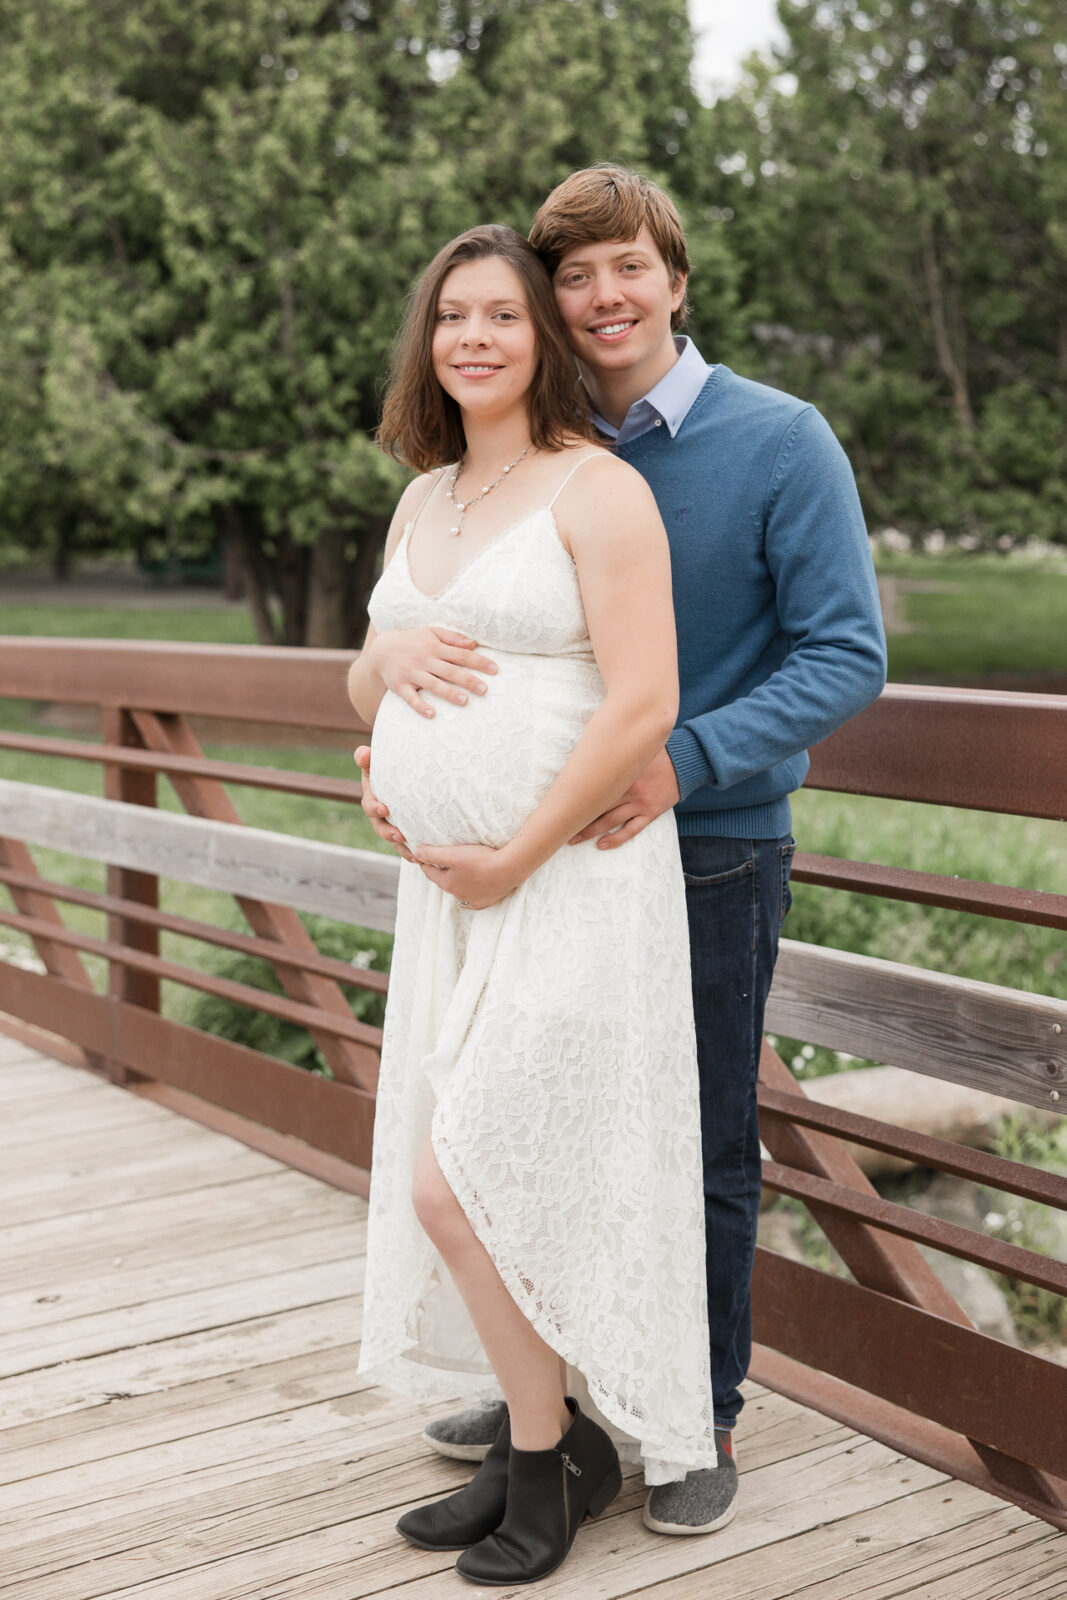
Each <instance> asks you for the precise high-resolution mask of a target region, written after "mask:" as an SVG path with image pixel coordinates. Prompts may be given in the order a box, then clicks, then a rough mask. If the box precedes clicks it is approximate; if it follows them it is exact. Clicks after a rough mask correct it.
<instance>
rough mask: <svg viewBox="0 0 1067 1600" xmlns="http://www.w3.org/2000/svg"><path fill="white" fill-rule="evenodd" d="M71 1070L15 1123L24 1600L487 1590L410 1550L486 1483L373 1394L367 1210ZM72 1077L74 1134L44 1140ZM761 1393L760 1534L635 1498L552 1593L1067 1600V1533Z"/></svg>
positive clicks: (11, 1551) (744, 1462)
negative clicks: (685, 1516)
mask: <svg viewBox="0 0 1067 1600" xmlns="http://www.w3.org/2000/svg"><path fill="white" fill-rule="evenodd" d="M18 1048H19V1050H20V1051H22V1052H23V1053H22V1055H21V1056H19V1057H18V1058H17V1059H16V1058H14V1057H13V1056H11V1055H9V1054H8V1053H6V1052H5V1051H4V1050H3V1049H2V1048H0V1072H2V1071H4V1070H10V1071H14V1072H17V1073H21V1072H22V1071H23V1070H24V1069H25V1067H26V1066H27V1065H29V1066H30V1067H31V1068H32V1066H33V1060H32V1056H27V1055H26V1054H25V1050H24V1047H21V1046H20V1047H18ZM47 1066H49V1067H52V1068H53V1070H52V1071H51V1072H50V1073H46V1074H45V1075H46V1076H47V1077H48V1080H49V1081H48V1082H47V1084H45V1083H44V1082H43V1081H42V1088H41V1099H40V1100H39V1101H37V1102H36V1103H35V1100H34V1097H33V1095H32V1093H31V1094H24V1093H23V1090H24V1089H25V1088H26V1084H25V1082H24V1081H23V1082H22V1083H20V1084H16V1086H15V1088H16V1092H14V1094H13V1096H12V1098H11V1099H10V1101H9V1102H8V1104H7V1106H6V1108H5V1109H4V1115H5V1118H6V1119H7V1120H8V1121H10V1122H13V1123H18V1121H19V1119H20V1118H24V1121H23V1122H22V1130H23V1132H24V1133H25V1132H26V1131H27V1130H30V1131H31V1132H32V1134H33V1138H32V1139H30V1138H27V1139H24V1140H22V1141H20V1143H19V1148H20V1149H22V1150H23V1151H24V1152H30V1151H32V1152H34V1153H39V1154H40V1157H41V1166H40V1170H39V1171H38V1172H37V1173H36V1174H31V1173H29V1172H28V1171H27V1170H25V1167H23V1170H21V1171H19V1170H15V1171H5V1172H4V1173H3V1174H2V1175H0V1215H3V1216H4V1219H5V1226H4V1228H3V1230H0V1283H2V1284H3V1293H2V1295H0V1327H2V1326H5V1325H8V1326H11V1332H10V1333H6V1334H3V1335H0V1371H2V1370H3V1369H4V1367H5V1365H15V1366H17V1365H18V1363H19V1362H27V1361H34V1362H35V1363H36V1364H37V1365H36V1367H35V1370H33V1371H25V1370H24V1371H21V1372H18V1373H15V1374H13V1375H11V1376H9V1377H7V1378H2V1379H0V1418H2V1419H3V1423H4V1424H6V1426H3V1425H0V1548H2V1549H3V1551H4V1556H3V1564H4V1577H5V1585H6V1586H5V1591H4V1593H5V1600H363V1597H367V1600H369V1597H371V1596H375V1595H384V1594H386V1593H392V1594H395V1596H396V1600H445V1597H447V1596H448V1595H451V1594H455V1595H456V1596H457V1597H459V1596H461V1595H463V1594H464V1593H466V1592H468V1591H467V1589H466V1587H465V1586H464V1585H463V1584H462V1583H461V1581H460V1580H459V1579H458V1578H456V1577H455V1575H454V1574H453V1573H452V1571H451V1568H452V1565H453V1560H454V1558H453V1557H451V1556H440V1555H434V1554H432V1553H430V1552H425V1551H417V1550H414V1549H412V1548H411V1547H409V1546H408V1545H406V1544H405V1543H404V1542H403V1541H402V1540H401V1539H399V1537H398V1536H397V1534H396V1532H395V1527H394V1524H395V1521H396V1517H397V1515H398V1514H399V1512H400V1511H401V1510H402V1509H403V1508H404V1507H405V1506H407V1505H410V1504H412V1503H415V1502H417V1501H419V1500H421V1499H424V1498H426V1497H430V1496H434V1495H438V1494H442V1493H448V1492H450V1490H451V1489H453V1488H454V1487H455V1486H456V1485H457V1484H459V1483H461V1482H463V1481H464V1480H465V1478H466V1477H467V1476H468V1474H469V1468H466V1467H464V1466H463V1465H461V1464H459V1463H455V1462H450V1461H447V1460H445V1459H443V1458H441V1457H439V1456H437V1455H435V1454H434V1453H433V1452H432V1451H430V1450H429V1449H428V1448H427V1447H426V1445H425V1444H424V1443H423V1442H422V1440H421V1439H420V1437H419V1435H420V1432H421V1429H422V1427H423V1426H424V1425H425V1422H426V1420H427V1419H428V1418H429V1417H430V1416H432V1415H435V1414H438V1415H440V1414H444V1413H446V1412H447V1411H448V1410H449V1409H450V1406H449V1405H448V1404H444V1405H441V1406H438V1407H426V1406H425V1405H418V1404H415V1403H413V1402H411V1401H408V1400H406V1399H404V1398H402V1397H400V1396H397V1395H393V1394H389V1393H387V1392H386V1391H384V1390H382V1389H379V1388H377V1387H375V1386H373V1385H371V1384H369V1383H368V1382H367V1381H366V1380H365V1379H361V1378H359V1377H358V1376H357V1373H356V1364H357V1359H358V1346H357V1343H356V1341H357V1340H358V1335H359V1331H360V1317H361V1298H360V1295H359V1292H358V1286H359V1283H360V1281H361V1272H362V1251H363V1242H364V1228H363V1219H364V1217H365V1214H366V1207H365V1205H364V1204H363V1202H361V1201H358V1200H356V1199H354V1198H352V1197H350V1196H348V1195H345V1194H341V1193H340V1192H339V1191H336V1190H331V1189H328V1188H326V1187H325V1186H320V1185H319V1184H317V1183H316V1182H315V1181H314V1180H312V1179H310V1178H307V1177H304V1176H303V1175H301V1174H296V1173H292V1172H289V1171H287V1170H286V1169H284V1168H281V1167H280V1166H279V1165H278V1164H277V1163H276V1162H273V1161H271V1160H270V1159H269V1158H266V1157H262V1156H258V1155H254V1154H253V1153H252V1152H247V1151H245V1150H244V1147H242V1146H239V1145H235V1144H233V1143H231V1141H229V1140H227V1139H225V1138H224V1137H223V1136H221V1135H219V1134H217V1133H213V1132H211V1131H209V1130H207V1129H203V1128H194V1127H192V1125H190V1124H188V1123H184V1122H182V1121H181V1119H180V1118H178V1117H176V1116H173V1115H172V1114H171V1113H169V1112H164V1111H161V1109H160V1108H158V1107H152V1108H151V1110H152V1111H153V1112H154V1113H155V1114H156V1115H157V1116H159V1117H162V1119H163V1120H161V1121H158V1122H156V1121H151V1122H150V1121H146V1120H141V1119H139V1118H137V1117H136V1116H131V1117H130V1118H128V1119H127V1118H126V1116H125V1113H124V1112H123V1113H122V1114H121V1115H116V1114H113V1113H112V1112H111V1110H110V1109H109V1108H107V1109H105V1108H104V1107H103V1100H102V1098H101V1095H102V1096H103V1097H105V1098H107V1099H114V1098H115V1097H117V1098H118V1099H119V1100H123V1101H125V1100H128V1099H129V1098H130V1097H128V1096H125V1095H124V1094H123V1092H122V1091H121V1090H118V1089H115V1088H114V1087H113V1086H111V1085H108V1084H105V1083H101V1082H99V1081H98V1080H94V1081H93V1085H92V1087H93V1089H94V1091H95V1090H97V1089H99V1090H100V1091H101V1094H96V1093H94V1094H93V1095H91V1096H86V1095H84V1094H83V1093H82V1092H81V1091H82V1090H83V1089H84V1087H85V1075H84V1073H79V1072H78V1071H77V1069H73V1068H67V1067H62V1066H58V1065H57V1064H53V1063H47ZM64 1079H65V1080H66V1083H67V1085H69V1086H70V1087H72V1088H73V1089H74V1090H75V1094H74V1095H73V1096H72V1097H71V1098H70V1099H68V1101H67V1107H68V1109H67V1111H66V1112H65V1113H64V1115H63V1117H61V1118H60V1119H59V1120H58V1123H57V1127H58V1128H59V1129H60V1136H59V1137H57V1138H56V1139H55V1140H53V1141H47V1140H44V1139H40V1138H38V1133H39V1130H40V1127H41V1126H42V1125H43V1124H47V1120H48V1117H47V1111H48V1106H49V1104H50V1103H51V1102H52V1101H54V1100H57V1099H58V1100H62V1096H63V1092H64V1084H63V1081H62V1080H64ZM91 1102H92V1103H93V1108H94V1109H93V1116H92V1117H89V1118H86V1119H84V1123H83V1126H82V1128H81V1134H82V1137H81V1142H80V1146H79V1148H80V1151H81V1159H80V1160H77V1161H76V1160H74V1159H73V1158H72V1155H71V1143H70V1141H71V1137H74V1138H77V1135H78V1132H79V1117H78V1111H79V1108H85V1107H88V1106H89V1104H90V1103H91ZM142 1103H143V1102H142ZM0 1106H3V1099H2V1094H0ZM97 1106H99V1107H101V1109H100V1110H97V1109H96V1107H97ZM42 1113H43V1114H42ZM64 1129H66V1130H68V1131H67V1132H63V1131H62V1130H64ZM172 1131H173V1134H174V1137H173V1138H171V1136H170V1135H171V1132H172ZM189 1135H192V1137H191V1138H189V1137H188V1136H189ZM138 1147H139V1148H138ZM242 1156H253V1160H252V1161H251V1162H250V1163H249V1162H245V1163H243V1162H242V1159H241V1158H242ZM75 1171H76V1176H75V1175H74V1173H75ZM12 1195H14V1197H15V1199H16V1200H17V1202H18V1204H19V1210H18V1211H17V1214H16V1216H17V1219H16V1220H12V1218H11V1216H10V1212H9V1209H8V1208H7V1206H6V1202H7V1200H8V1199H9V1198H10V1197H11V1196H12ZM72 1197H73V1199H74V1201H75V1207H74V1209H73V1211H72V1209H71V1205H70V1201H71V1198H72ZM64 1201H66V1204H64ZM320 1202H321V1203H320ZM116 1258H118V1259H119V1260H121V1263H122V1264H121V1266H116V1265H115V1260H116ZM5 1267H10V1268H11V1269H13V1272H14V1274H15V1276H14V1277H13V1278H12V1279H11V1280H10V1281H9V1280H8V1279H7V1278H6V1277H4V1276H3V1273H4V1269H5ZM54 1293H59V1294H60V1295H61V1296H62V1299H61V1300H59V1301H52V1300H49V1299H47V1298H41V1299H40V1300H38V1297H39V1296H40V1297H47V1296H49V1295H51V1294H54ZM12 1324H13V1326H12ZM746 1393H747V1397H748V1403H747V1405H746V1407H745V1410H744V1412H743V1413H742V1418H741V1422H740V1425H739V1428H738V1457H739V1463H740V1467H741V1472H742V1490H741V1492H742V1498H741V1509H740V1512H739V1515H738V1518H737V1520H736V1521H735V1522H734V1523H732V1524H731V1525H730V1526H729V1527H728V1528H726V1529H723V1530H721V1531H720V1532H719V1533H717V1534H715V1535H712V1536H710V1537H709V1538H705V1539H701V1538H696V1539H668V1538H663V1537H661V1536H657V1535H654V1534H651V1533H650V1532H649V1531H648V1530H647V1529H645V1528H644V1526H643V1524H642V1522H641V1520H640V1505H641V1502H642V1500H643V1497H644V1491H643V1486H642V1482H641V1479H640V1475H639V1474H633V1473H631V1474H630V1475H628V1477H627V1480H626V1483H625V1484H624V1488H623V1493H622V1494H621V1495H620V1496H619V1497H618V1499H617V1500H616V1502H615V1503H614V1505H613V1506H612V1507H611V1508H610V1510H609V1512H608V1513H607V1514H606V1515H605V1516H604V1517H603V1518H601V1519H600V1520H599V1522H597V1523H596V1524H594V1525H591V1526H589V1527H588V1528H586V1529H583V1530H582V1533H581V1535H580V1537H579V1539H578V1541H577V1543H576V1546H575V1549H574V1552H573V1553H572V1555H571V1557H570V1558H569V1560H568V1561H567V1563H566V1565H565V1566H564V1567H563V1569H561V1571H560V1572H559V1573H558V1574H556V1575H554V1576H553V1577H550V1578H549V1579H547V1580H545V1581H543V1582H542V1583H541V1584H539V1585H537V1594H538V1595H539V1596H542V1595H544V1596H551V1597H553V1600H556V1597H567V1600H622V1597H624V1596H637V1595H640V1596H641V1597H642V1600H697V1596H698V1595H699V1596H700V1600H705V1597H707V1596H708V1595H710V1594H713V1593H720V1594H723V1595H728V1596H729V1597H730V1600H786V1597H791V1600H792V1597H796V1600H891V1597H894V1596H898V1595H899V1596H901V1597H903V1596H905V1595H907V1596H908V1597H909V1600H1054V1597H1055V1600H1065V1597H1067V1582H1065V1581H1064V1578H1063V1576H1062V1574H1063V1572H1064V1569H1065V1563H1064V1554H1065V1552H1067V1535H1063V1534H1058V1533H1055V1532H1054V1531H1053V1530H1051V1529H1049V1528H1048V1527H1047V1526H1046V1525H1045V1524H1043V1523H1040V1522H1037V1521H1035V1520H1034V1519H1032V1518H1030V1517H1028V1516H1027V1515H1026V1514H1025V1513H1023V1512H1021V1511H1019V1510H1018V1509H1017V1508H1015V1507H1012V1506H1006V1505H1004V1504H1003V1503H1002V1502H1000V1501H998V1500H995V1499H993V1498H992V1497H990V1496H987V1495H985V1494H983V1493H982V1492H981V1491H979V1490H976V1489H972V1488H970V1487H968V1486H965V1485H961V1484H958V1483H954V1482H953V1481H952V1480H949V1479H946V1478H944V1477H943V1475H941V1474H939V1473H938V1472H936V1471H934V1470H932V1469H930V1468H927V1467H924V1466H921V1465H918V1464H917V1463H915V1462H913V1461H910V1460H908V1459H906V1458H904V1457H901V1456H900V1455H898V1454H897V1453H895V1452H894V1451H892V1450H890V1449H888V1448H886V1447H885V1446H882V1445H880V1444H877V1443H875V1442H874V1441H872V1440H869V1439H864V1438H863V1437H861V1436H859V1435H857V1434H855V1433H854V1432H852V1431H851V1430H849V1429H848V1428H845V1427H842V1426H841V1425H840V1424H837V1423H835V1422H833V1421H831V1420H830V1419H828V1418H825V1417H821V1416H817V1415H816V1414H814V1413H812V1412H809V1411H807V1410H806V1409H805V1408H804V1407H802V1406H799V1405H797V1404H795V1403H794V1402H792V1401H789V1400H786V1399H785V1398H784V1397H783V1396H780V1395H775V1394H771V1393H769V1392H768V1391H766V1390H762V1389H760V1388H758V1387H757V1386H755V1385H748V1386H747V1390H746ZM498 1592H499V1593H501V1594H505V1593H511V1591H503V1590H501V1591H498ZM518 1592H522V1593H526V1592H530V1591H526V1590H522V1591H516V1594H517V1593H518Z"/></svg>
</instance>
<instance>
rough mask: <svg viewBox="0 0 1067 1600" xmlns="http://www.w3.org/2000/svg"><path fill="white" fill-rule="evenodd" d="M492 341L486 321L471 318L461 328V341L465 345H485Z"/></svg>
mask: <svg viewBox="0 0 1067 1600" xmlns="http://www.w3.org/2000/svg"><path fill="white" fill-rule="evenodd" d="M491 341H492V331H491V329H490V328H489V326H488V324H487V323H484V322H478V321H476V320H475V319H473V318H472V319H471V320H470V321H469V322H468V323H467V325H466V327H465V328H464V329H463V343H464V344H466V345H486V344H489V343H491Z"/></svg>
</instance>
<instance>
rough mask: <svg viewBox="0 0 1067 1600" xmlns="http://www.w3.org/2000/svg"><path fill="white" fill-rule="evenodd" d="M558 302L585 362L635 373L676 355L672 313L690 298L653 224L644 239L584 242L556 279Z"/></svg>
mask: <svg viewBox="0 0 1067 1600" xmlns="http://www.w3.org/2000/svg"><path fill="white" fill-rule="evenodd" d="M553 286H554V288H555V291H556V301H557V304H558V305H559V309H560V311H561V312H562V314H563V320H564V322H565V323H566V324H567V332H568V334H569V336H570V341H571V345H572V347H573V349H574V352H575V354H576V355H577V357H578V359H579V361H582V362H585V363H586V364H587V365H588V366H590V367H591V368H593V369H594V371H596V372H600V373H603V374H604V375H605V376H606V375H607V374H609V373H619V374H622V373H624V372H628V371H629V370H630V369H631V368H637V367H644V366H645V365H646V364H648V365H658V364H659V359H658V358H662V356H663V353H664V351H665V350H667V351H668V352H669V353H670V358H671V360H673V348H674V347H673V343H672V335H671V313H672V312H673V311H675V310H676V309H677V307H678V306H680V305H681V303H682V301H683V299H684V298H685V278H684V277H679V278H677V279H672V277H671V273H670V268H669V267H668V266H667V263H666V262H665V261H664V259H663V257H662V256H661V255H660V253H659V251H658V249H657V248H656V243H655V240H654V239H653V238H652V235H651V233H650V232H649V230H648V228H647V227H643V228H642V229H641V232H640V233H639V234H638V235H637V238H636V239H630V240H624V239H610V240H607V241H602V242H598V243H595V244H594V243H590V244H582V245H576V246H575V248H574V249H573V250H570V251H568V253H567V254H566V255H565V256H564V257H563V259H562V261H561V262H560V264H559V266H558V267H557V268H556V272H555V276H554V278H553Z"/></svg>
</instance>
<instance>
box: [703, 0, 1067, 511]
mask: <svg viewBox="0 0 1067 1600" xmlns="http://www.w3.org/2000/svg"><path fill="white" fill-rule="evenodd" d="M780 9H781V16H782V21H783V24H784V25H785V27H786V28H787V30H788V42H787V44H786V46H785V47H784V49H783V50H782V52H781V54H780V57H779V60H778V62H777V64H776V67H775V68H774V69H773V70H771V71H768V70H766V69H758V68H757V69H754V70H753V72H752V74H751V76H750V79H749V81H748V83H747V84H746V85H745V86H744V87H743V89H742V90H741V91H739V93H738V94H737V95H735V96H734V97H732V99H731V101H730V102H728V103H725V104H720V105H719V106H717V107H715V108H714V109H713V111H712V112H711V113H710V114H709V119H708V124H709V126H708V129H707V130H705V136H706V137H709V138H710V139H711V140H713V141H717V148H716V150H715V155H716V163H715V165H714V166H713V167H712V168H711V170H712V171H713V172H714V171H717V174H718V176H717V177H716V178H715V179H714V180H713V183H712V185H711V187H712V189H713V191H714V193H715V196H716V199H717V201H718V204H719V206H720V208H722V209H723V210H724V212H725V213H726V214H728V215H729V216H730V218H731V220H730V222H729V227H728V229H727V232H728V237H729V239H730V242H731V244H732V245H733V247H734V252H735V254H736V255H737V256H738V257H739V258H740V259H741V261H742V262H743V264H744V265H743V276H742V295H743V298H744V299H745V301H746V303H747V310H748V314H749V328H750V335H751V349H752V353H753V357H754V362H755V364H756V365H757V367H758V368H759V369H760V370H762V371H763V372H764V373H765V374H767V375H769V376H771V377H772V378H773V379H774V380H775V381H778V382H781V383H783V384H785V385H787V386H789V387H795V388H797V389H799V390H800V391H801V392H803V393H806V394H810V395H812V396H813V397H814V398H816V399H818V400H819V401H820V403H821V404H823V406H824V407H825V409H826V410H827V412H828V413H829V415H830V416H831V419H832V420H833V421H834V423H835V425H836V426H837V428H838V431H839V432H840V433H841V434H842V436H843V437H844V439H845V442H846V444H847V445H848V447H849V448H850V450H851V452H852V454H853V459H854V461H855V462H856V465H857V467H858V470H859V475H860V479H861V486H862V488H863V492H864V496H865V499H866V501H867V504H868V507H869V509H870V510H871V512H872V513H873V514H874V515H875V516H876V517H878V518H879V519H880V520H886V521H888V520H896V521H900V522H902V523H903V524H904V525H905V526H911V527H915V528H921V527H924V526H925V527H929V526H931V525H932V524H937V525H940V526H941V527H944V528H946V529H950V530H952V531H954V532H963V531H966V532H970V533H972V534H979V535H982V536H985V537H987V538H990V539H992V538H995V537H998V536H1000V537H1005V536H1006V537H1008V538H1019V537H1022V536H1025V535H1026V534H1027V533H1030V532H1034V533H1038V534H1040V535H1043V536H1044V537H1058V538H1065V537H1067V515H1065V513H1067V490H1065V486H1064V477H1065V467H1067V456H1065V445H1064V440H1065V438H1067V429H1065V427H1064V424H1065V422H1067V406H1065V391H1067V384H1065V380H1067V359H1065V352H1067V338H1065V335H1064V332H1063V322H1064V316H1065V314H1067V313H1065V306H1067V300H1065V294H1064V290H1065V287H1067V251H1065V237H1064V229H1063V225H1062V221H1061V220H1060V219H1061V218H1062V215H1063V207H1062V202H1063V198H1064V190H1063V185H1064V177H1063V174H1064V170H1065V169H1064V146H1065V138H1067V110H1065V106H1067V102H1065V99H1064V92H1063V91H1064V89H1065V88H1067V49H1065V47H1064V45H1063V43H1062V40H1060V39H1059V37H1058V35H1057V32H1056V30H1055V27H1054V13H1055V11H1056V9H1057V7H1056V6H1055V5H1054V3H1053V0H968V3H966V4H964V3H960V0H871V3H869V4H861V3H860V0H817V3H816V0H783V4H782V5H781V8H780ZM782 73H786V74H788V75H789V76H788V78H786V79H785V81H784V82H783V80H782V79H781V76H780V74H782Z"/></svg>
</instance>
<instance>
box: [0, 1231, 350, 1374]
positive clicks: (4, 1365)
mask: <svg viewBox="0 0 1067 1600" xmlns="http://www.w3.org/2000/svg"><path fill="white" fill-rule="evenodd" d="M335 1237H336V1236H335ZM353 1270H354V1267H353V1263H352V1261H351V1258H350V1256H348V1255H346V1253H345V1241H344V1240H343V1239H342V1240H340V1241H339V1242H337V1243H336V1244H334V1245H333V1246H332V1248H331V1255H330V1259H329V1260H327V1261H324V1262H320V1263H318V1264H316V1265H314V1266H310V1267H307V1266H298V1267H292V1268H290V1269H289V1270H288V1271H285V1272H270V1271H268V1272H267V1273H266V1274H265V1275H264V1276H262V1277H258V1278H253V1279H248V1280H242V1281H240V1282H237V1283H222V1284H221V1285H215V1286H212V1287H210V1288H205V1289H193V1290H191V1291H190V1292H189V1293H187V1294H179V1295H174V1296H173V1297H172V1298H170V1299H166V1300H149V1301H147V1302H145V1304H143V1305H135V1306H124V1307H119V1308H116V1309H115V1310H114V1311H112V1312H111V1313H110V1314H107V1313H105V1314H104V1315H102V1316H96V1317H86V1318H83V1319H79V1321H80V1322H82V1323H84V1326H79V1323H78V1322H75V1323H61V1324H60V1325H59V1326H58V1327H57V1328H54V1329H52V1328H49V1329H46V1328H40V1329H38V1330H37V1331H36V1334H35V1335H34V1336H32V1337H30V1336H26V1335H23V1334H21V1333H18V1332H16V1333H14V1334H11V1335H10V1336H8V1337H7V1338H5V1339H0V1377H17V1376H19V1375H20V1374H23V1373H29V1372H38V1371H40V1370H41V1369H42V1368H47V1367H50V1366H52V1365H54V1364H56V1363H59V1362H67V1361H77V1360H81V1359H83V1358H84V1357H87V1356H96V1355H104V1354H106V1353H107V1352H108V1351H110V1350H115V1349H116V1348H128V1347H130V1346H131V1345H137V1346H143V1345H147V1344H155V1343H158V1342H159V1341H161V1340H162V1341H165V1340H171V1339H174V1338H175V1337H178V1336H182V1335H185V1334H188V1333H197V1332H200V1331H207V1330H209V1329H212V1328H218V1327H222V1326H224V1325H232V1324H233V1323H235V1322H237V1323H239V1322H244V1321H246V1320H252V1319H254V1318H257V1317H269V1316H274V1315H277V1314H278V1313H280V1312H283V1311H289V1310H291V1309H292V1308H293V1307H294V1306H313V1305H326V1304H327V1303H329V1302H330V1301H332V1300H344V1299H347V1298H349V1297H350V1296H351V1294H352V1289H353V1283H352V1281H351V1278H350V1279H349V1281H347V1282H346V1281H345V1280H346V1273H352V1272H353Z"/></svg>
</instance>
